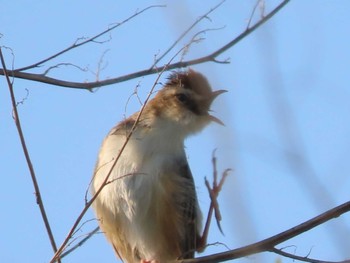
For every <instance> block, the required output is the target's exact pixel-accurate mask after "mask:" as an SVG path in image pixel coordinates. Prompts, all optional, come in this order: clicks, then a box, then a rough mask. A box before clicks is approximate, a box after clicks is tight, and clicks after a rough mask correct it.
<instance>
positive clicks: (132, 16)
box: [14, 5, 164, 72]
mask: <svg viewBox="0 0 350 263" xmlns="http://www.w3.org/2000/svg"><path fill="white" fill-rule="evenodd" d="M156 7H164V5H151V6H148V7H146V8H144V9H142V10H140V11H137V12H135V14H133V15H131V16H129V17H128V18H126V19H124V20H123V21H122V22H119V23H115V25H114V26H112V27H109V28H107V29H106V30H104V31H102V32H101V33H98V34H96V35H95V36H93V37H90V38H86V40H84V41H81V42H79V40H82V39H84V38H80V39H78V40H76V41H75V42H74V43H73V44H72V45H71V46H69V47H67V48H65V49H63V50H62V51H60V52H57V53H56V54H54V55H52V56H50V57H48V58H46V59H43V60H41V61H39V62H36V63H34V64H32V65H29V66H26V67H23V68H19V69H16V70H14V71H17V72H20V71H25V70H28V69H33V68H37V67H39V66H40V65H42V64H44V63H46V62H48V61H50V60H52V59H54V58H56V57H58V56H60V55H62V54H64V53H66V52H68V51H70V50H72V49H75V48H77V47H80V46H82V45H85V44H87V43H89V42H94V43H99V42H98V41H96V39H98V38H99V37H101V36H103V35H105V34H107V33H109V32H111V31H112V30H114V29H116V28H117V27H119V26H121V25H123V24H125V23H127V22H128V21H130V20H131V19H133V18H134V17H136V16H138V15H140V14H141V13H143V12H145V11H147V10H149V9H151V8H156Z"/></svg>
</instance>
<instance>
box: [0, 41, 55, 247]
mask: <svg viewBox="0 0 350 263" xmlns="http://www.w3.org/2000/svg"><path fill="white" fill-rule="evenodd" d="M0 59H1V64H2V67H3V68H4V72H5V78H6V81H7V85H8V87H9V91H10V96H11V102H12V109H13V117H14V120H15V124H16V127H17V131H18V135H19V138H20V141H21V145H22V149H23V153H24V156H25V158H26V162H27V165H28V169H29V173H30V176H31V179H32V183H33V186H34V191H35V197H36V203H37V204H38V206H39V209H40V213H41V216H42V218H43V221H44V225H45V228H46V232H47V234H48V236H49V239H50V243H51V246H52V249H53V251H54V252H56V251H57V246H56V243H55V239H54V236H53V234H52V230H51V227H50V223H49V220H48V218H47V215H46V211H45V207H44V202H43V200H42V197H41V193H40V188H39V184H38V181H37V179H36V175H35V171H34V167H33V164H32V161H31V159H30V155H29V152H28V148H27V145H26V142H25V139H24V135H23V131H22V126H21V122H20V119H19V114H18V111H17V103H16V98H15V94H14V91H13V85H12V82H11V81H10V78H9V76H8V75H7V70H6V63H5V59H4V57H3V54H2V48H1V47H0Z"/></svg>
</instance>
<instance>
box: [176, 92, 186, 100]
mask: <svg viewBox="0 0 350 263" xmlns="http://www.w3.org/2000/svg"><path fill="white" fill-rule="evenodd" d="M175 96H176V98H177V99H178V100H179V101H180V102H187V101H188V97H187V96H186V95H185V94H183V93H179V94H176V95H175Z"/></svg>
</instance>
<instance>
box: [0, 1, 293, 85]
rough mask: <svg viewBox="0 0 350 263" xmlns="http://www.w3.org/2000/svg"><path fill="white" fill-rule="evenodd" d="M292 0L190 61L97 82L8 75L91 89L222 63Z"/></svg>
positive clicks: (31, 75) (282, 3) (35, 75)
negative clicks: (241, 42)
mask: <svg viewBox="0 0 350 263" xmlns="http://www.w3.org/2000/svg"><path fill="white" fill-rule="evenodd" d="M289 1H290V0H284V1H282V2H281V3H280V4H279V5H278V6H277V7H276V8H275V9H273V10H272V11H271V12H270V13H269V14H267V15H266V16H265V17H264V18H262V19H261V20H260V21H259V22H257V23H256V24H255V25H253V26H251V27H250V28H248V29H246V30H245V31H244V32H242V33H241V34H240V35H238V36H237V37H236V38H234V39H233V40H231V41H230V42H228V43H227V44H226V45H224V46H222V47H221V48H219V49H217V50H216V51H214V52H212V53H211V54H209V55H207V56H203V57H200V58H196V59H192V60H188V61H179V62H176V63H172V64H166V65H163V66H161V67H158V68H155V67H153V68H152V69H145V70H141V71H138V72H134V73H130V74H127V75H123V76H119V77H115V78H110V79H106V80H102V81H96V82H73V81H65V80H61V79H56V78H51V77H47V76H43V75H41V74H33V73H26V72H22V71H18V70H8V71H7V72H8V75H11V76H13V77H15V78H21V79H27V80H31V81H37V82H42V83H46V84H51V85H55V86H61V87H66V88H74V89H85V90H91V89H93V88H97V87H103V86H108V85H112V84H116V83H120V82H125V81H128V80H131V79H135V78H139V77H143V76H147V75H151V74H155V73H158V72H159V71H162V70H163V71H164V70H172V69H177V68H184V67H188V66H192V65H197V64H202V63H205V62H215V63H222V62H220V61H219V60H217V57H218V56H219V55H221V54H222V53H224V52H225V51H227V50H228V49H230V48H232V47H233V46H234V45H236V44H237V43H238V42H240V41H241V40H242V39H244V38H245V37H247V36H248V35H249V34H251V33H252V32H254V31H255V30H256V29H257V28H259V27H260V26H261V25H263V24H264V23H265V22H266V21H268V20H269V19H270V18H272V17H273V16H274V15H275V14H277V13H278V12H279V11H280V10H281V9H282V8H283V7H284V6H285V5H286V4H288V3H289ZM21 70H22V69H21ZM0 75H4V70H3V69H0Z"/></svg>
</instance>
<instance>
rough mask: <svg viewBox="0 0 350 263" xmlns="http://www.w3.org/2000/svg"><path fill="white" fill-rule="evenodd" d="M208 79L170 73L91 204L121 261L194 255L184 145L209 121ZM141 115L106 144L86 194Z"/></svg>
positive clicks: (197, 214) (196, 224)
mask: <svg viewBox="0 0 350 263" xmlns="http://www.w3.org/2000/svg"><path fill="white" fill-rule="evenodd" d="M223 92H225V91H224V90H218V91H212V89H211V87H210V85H209V83H208V81H207V79H206V78H205V77H204V76H203V75H202V74H200V73H198V72H196V71H194V70H191V69H189V70H187V71H179V72H175V73H172V74H171V75H170V77H169V78H168V81H167V82H166V84H165V85H164V87H163V88H162V89H161V90H159V91H158V93H157V94H156V96H155V97H154V98H153V99H152V100H150V101H149V102H148V103H147V104H146V106H145V108H144V111H143V113H142V114H141V115H140V119H139V121H138V122H137V124H136V128H135V130H134V131H133V133H132V136H131V137H130V140H129V141H128V143H127V145H126V147H125V148H124V150H123V152H122V153H121V155H120V158H119V159H118V161H117V163H116V165H115V166H114V168H113V170H112V172H111V173H110V177H109V178H108V180H107V184H106V185H105V186H104V188H103V189H102V191H101V192H100V193H99V194H98V196H97V198H96V200H95V201H94V203H93V208H94V210H95V213H96V217H97V219H98V220H99V225H100V228H101V230H102V231H103V232H104V234H105V235H106V237H107V239H108V241H109V242H110V243H111V244H112V245H113V247H114V250H115V252H116V254H117V256H118V257H119V258H121V259H122V260H123V261H124V262H128V263H134V262H138V263H140V262H143V263H146V262H161V263H163V262H169V261H172V260H176V259H180V258H193V257H194V252H195V251H196V250H199V249H200V248H199V247H198V246H199V240H200V238H201V227H202V222H201V221H202V215H201V211H200V209H199V205H198V201H197V195H196V190H195V185H194V181H193V177H192V174H191V171H190V168H189V166H188V162H187V158H186V154H185V150H184V140H185V138H186V137H187V136H189V135H190V134H193V133H196V132H199V131H201V130H202V129H203V128H204V127H205V126H206V125H207V124H209V123H210V122H211V121H214V122H217V123H220V124H222V122H221V121H220V120H219V119H217V118H216V117H214V116H212V115H210V114H209V110H210V105H211V104H212V102H213V100H214V99H215V98H216V97H217V96H218V95H219V94H221V93H223ZM138 114H139V113H135V114H133V115H132V116H130V117H129V118H127V119H125V120H123V121H122V122H120V123H119V124H118V125H117V126H116V127H114V128H113V129H112V130H111V131H110V133H109V134H108V135H107V137H106V138H105V140H104V141H103V144H102V147H101V150H100V152H99V156H98V161H97V165H96V168H95V172H94V176H93V180H92V184H91V192H92V195H94V194H95V193H96V192H97V191H98V189H99V188H100V187H101V185H102V184H103V181H104V180H105V178H106V176H107V175H108V173H109V172H110V170H111V167H112V165H113V163H114V162H115V158H116V157H117V156H118V154H119V151H120V149H121V147H122V146H123V144H124V143H125V140H126V137H127V135H128V133H129V132H130V131H131V129H132V127H133V125H134V124H135V122H136V119H137V116H138Z"/></svg>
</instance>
